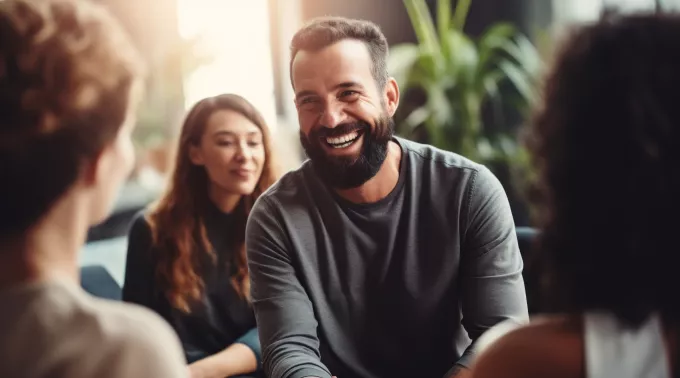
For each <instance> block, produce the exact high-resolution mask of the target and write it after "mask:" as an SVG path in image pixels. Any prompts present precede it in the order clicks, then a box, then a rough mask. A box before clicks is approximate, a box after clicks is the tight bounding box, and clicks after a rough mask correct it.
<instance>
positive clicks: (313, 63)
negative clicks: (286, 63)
mask: <svg viewBox="0 0 680 378" xmlns="http://www.w3.org/2000/svg"><path fill="white" fill-rule="evenodd" d="M291 74H292V76H293V81H294V82H295V83H299V84H296V87H297V86H298V85H301V84H302V83H303V82H304V81H318V80H320V79H332V78H337V77H338V76H343V75H344V76H348V75H351V76H353V77H354V78H353V80H357V79H359V78H361V77H363V76H367V77H366V78H368V77H371V55H370V53H369V50H368V47H367V46H366V44H365V43H363V42H362V41H358V40H353V39H345V40H342V41H339V42H336V43H334V44H331V45H329V46H326V47H324V48H322V49H320V50H317V51H306V50H301V51H298V53H297V54H296V55H295V58H294V59H293V65H292V72H291ZM366 78H364V79H366ZM351 79H352V78H350V77H346V78H343V79H338V80H339V81H347V80H351Z"/></svg>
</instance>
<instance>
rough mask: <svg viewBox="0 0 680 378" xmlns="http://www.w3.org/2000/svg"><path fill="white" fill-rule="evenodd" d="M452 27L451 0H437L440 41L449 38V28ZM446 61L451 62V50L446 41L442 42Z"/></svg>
mask: <svg viewBox="0 0 680 378" xmlns="http://www.w3.org/2000/svg"><path fill="white" fill-rule="evenodd" d="M450 27H451V0H437V30H438V32H439V41H444V40H445V39H446V38H447V34H448V32H449V28H450ZM440 45H441V49H442V55H443V56H444V61H445V62H446V63H447V64H448V63H450V62H451V50H450V49H449V46H448V45H447V44H446V43H440Z"/></svg>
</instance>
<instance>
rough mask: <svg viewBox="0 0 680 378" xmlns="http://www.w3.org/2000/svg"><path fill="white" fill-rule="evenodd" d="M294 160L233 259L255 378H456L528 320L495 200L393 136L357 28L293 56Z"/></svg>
mask: <svg viewBox="0 0 680 378" xmlns="http://www.w3.org/2000/svg"><path fill="white" fill-rule="evenodd" d="M291 45H292V46H291V47H292V49H291V51H292V56H291V63H290V72H291V81H292V85H293V89H294V92H295V104H296V107H297V111H298V119H299V123H300V140H301V142H302V146H303V147H304V149H305V151H306V153H307V155H308V157H309V160H307V161H306V162H304V163H303V164H302V166H301V167H300V168H299V169H297V170H295V171H293V172H290V173H288V174H287V175H285V176H284V177H283V178H281V179H280V180H279V182H278V183H277V184H275V185H274V186H272V187H271V188H270V189H269V190H268V191H267V192H266V193H264V194H263V195H262V196H260V198H259V200H258V201H257V203H256V204H255V205H254V207H253V209H252V212H251V215H250V219H249V222H248V226H247V231H246V233H247V236H246V238H247V239H246V245H247V252H248V260H249V269H250V277H251V281H252V303H253V306H254V310H255V313H256V316H257V322H258V330H259V332H260V340H261V343H262V351H263V364H264V370H265V373H266V374H267V376H268V377H270V378H303V377H318V378H331V376H337V377H338V378H388V377H408V378H441V377H456V378H461V377H465V376H466V375H467V374H469V371H468V370H467V368H468V367H469V365H470V363H471V362H472V359H473V357H474V353H475V348H474V340H476V339H477V338H478V337H479V336H480V335H481V334H482V333H483V332H484V331H485V330H487V329H489V328H490V327H492V326H494V325H496V324H497V323H499V322H501V321H508V320H509V321H516V322H518V323H522V322H524V321H526V320H527V319H528V315H527V304H526V295H525V290H524V282H523V280H522V267H523V263H522V258H521V256H520V253H519V249H518V246H517V239H516V235H515V226H514V221H513V218H512V214H511V212H510V207H509V204H508V199H507V196H506V194H505V192H504V190H503V187H502V186H501V184H500V183H499V181H498V180H497V179H496V177H495V176H494V175H493V174H492V173H491V172H490V171H489V170H488V169H487V168H485V167H484V166H482V165H479V164H477V163H474V162H472V161H470V160H468V159H466V158H464V157H462V156H460V155H457V154H455V153H452V152H447V151H442V150H439V149H436V148H434V147H432V146H428V145H423V144H418V143H414V142H411V141H407V140H404V139H401V138H399V137H396V136H395V135H394V121H393V120H392V116H393V115H394V113H395V111H396V109H397V106H398V104H399V87H398V85H397V82H396V81H395V80H394V79H393V78H391V77H389V75H388V73H387V68H386V59H387V54H388V44H387V41H386V39H385V36H384V35H383V34H382V32H381V31H380V29H379V28H378V27H377V26H376V25H375V24H372V23H370V22H366V21H361V20H351V19H345V18H337V17H333V18H321V19H316V20H313V21H312V22H311V23H309V24H308V25H306V26H305V27H303V28H302V29H301V30H300V31H298V32H297V33H296V35H295V36H294V38H293V41H292V44H291Z"/></svg>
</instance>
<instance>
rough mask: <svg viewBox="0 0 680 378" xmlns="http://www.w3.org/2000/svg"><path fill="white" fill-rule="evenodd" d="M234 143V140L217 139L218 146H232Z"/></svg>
mask: <svg viewBox="0 0 680 378" xmlns="http://www.w3.org/2000/svg"><path fill="white" fill-rule="evenodd" d="M232 144H234V142H232V141H230V140H218V141H217V145H218V146H222V147H229V146H231V145H232Z"/></svg>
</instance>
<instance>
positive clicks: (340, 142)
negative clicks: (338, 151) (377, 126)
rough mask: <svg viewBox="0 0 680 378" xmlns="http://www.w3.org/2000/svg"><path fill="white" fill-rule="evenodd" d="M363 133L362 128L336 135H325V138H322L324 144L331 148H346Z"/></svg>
mask: <svg viewBox="0 0 680 378" xmlns="http://www.w3.org/2000/svg"><path fill="white" fill-rule="evenodd" d="M362 134H363V131H362V130H354V131H352V132H349V133H347V134H345V135H340V136H337V137H327V138H322V139H323V140H324V141H325V142H326V144H328V145H329V146H330V147H331V148H347V147H349V146H351V145H352V144H354V142H356V141H357V140H359V137H360V136H361V135H362Z"/></svg>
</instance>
